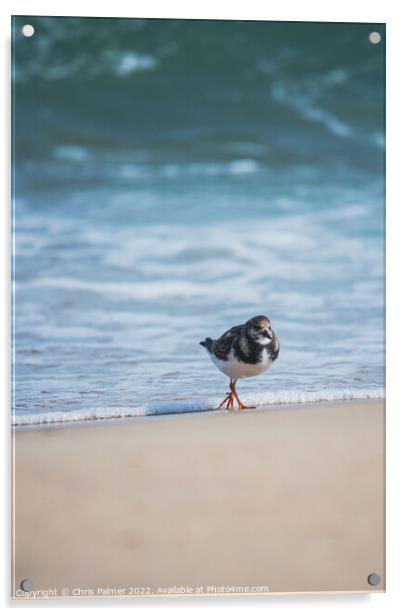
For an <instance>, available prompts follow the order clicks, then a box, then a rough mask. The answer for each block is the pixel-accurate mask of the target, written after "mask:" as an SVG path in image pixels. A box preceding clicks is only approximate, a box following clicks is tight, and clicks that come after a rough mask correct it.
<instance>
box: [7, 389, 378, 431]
mask: <svg viewBox="0 0 402 616" xmlns="http://www.w3.org/2000/svg"><path fill="white" fill-rule="evenodd" d="M384 397H385V391H384V389H382V388H375V389H374V388H373V389H366V390H358V391H356V390H352V389H346V390H336V389H324V390H322V391H277V392H260V393H256V394H247V395H245V396H244V401H245V402H246V403H247V404H251V405H254V406H256V407H258V406H261V405H281V404H284V405H288V404H306V403H310V402H333V401H341V400H345V401H346V400H371V399H381V398H384ZM220 402H221V399H218V398H208V399H206V400H180V402H175V401H172V402H163V403H155V404H147V405H143V406H138V407H94V408H83V409H80V410H75V411H66V412H58V411H52V412H44V413H35V414H19V413H16V414H14V417H13V425H14V426H34V425H46V424H66V423H76V422H85V421H100V420H110V419H128V418H134V417H145V416H155V415H174V414H182V413H198V412H203V411H211V410H215V409H217V407H218V405H219V403H220Z"/></svg>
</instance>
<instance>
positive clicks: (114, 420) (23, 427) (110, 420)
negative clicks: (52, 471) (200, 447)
mask: <svg viewBox="0 0 402 616" xmlns="http://www.w3.org/2000/svg"><path fill="white" fill-rule="evenodd" d="M385 400H386V398H385V396H378V397H373V398H368V397H362V398H339V399H334V400H317V401H311V402H281V403H265V404H259V405H258V406H256V407H254V408H251V409H245V410H243V411H239V410H238V409H237V408H235V409H234V411H228V410H226V409H218V408H211V409H205V410H204V409H200V410H194V409H189V410H181V411H171V412H159V413H158V412H154V413H151V412H150V413H146V414H143V415H140V414H139V415H122V416H117V417H113V416H112V417H99V418H92V419H85V418H83V419H71V420H60V421H47V422H45V421H43V422H39V421H38V422H37V423H22V424H11V430H12V432H13V433H18V432H25V431H36V430H53V429H55V430H63V429H70V428H80V427H95V426H102V425H105V426H110V425H116V424H117V425H121V424H123V423H127V424H131V423H138V422H144V421H145V422H148V421H160V420H163V419H172V420H173V419H179V418H180V417H187V418H193V417H198V416H200V415H202V416H206V417H214V416H221V415H226V414H227V413H229V412H230V413H232V412H234V413H235V414H236V413H246V414H248V413H250V412H251V413H256V412H267V411H274V410H278V409H293V408H294V409H298V408H306V407H310V406H312V407H316V406H323V407H326V406H338V405H343V404H364V403H366V402H368V403H370V402H384V403H385Z"/></svg>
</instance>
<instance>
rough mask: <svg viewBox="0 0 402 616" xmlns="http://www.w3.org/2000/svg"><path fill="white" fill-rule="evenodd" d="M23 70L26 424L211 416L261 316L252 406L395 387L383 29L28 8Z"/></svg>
mask: <svg viewBox="0 0 402 616" xmlns="http://www.w3.org/2000/svg"><path fill="white" fill-rule="evenodd" d="M26 23H29V24H32V25H33V26H34V28H35V34H34V36H33V37H31V38H25V37H24V36H23V35H22V33H21V28H22V26H23V25H24V24H26ZM372 31H377V32H379V33H380V34H381V36H382V41H381V42H380V43H379V44H378V45H374V44H372V43H370V42H369V38H368V37H369V34H370V32H372ZM12 62H13V67H12V72H13V117H14V126H13V137H14V139H13V154H14V165H13V195H14V203H13V214H14V216H13V218H14V225H15V228H14V246H15V252H14V256H15V258H14V264H13V265H14V267H13V273H14V278H15V295H14V300H15V313H14V316H15V319H14V333H15V337H14V354H15V356H14V385H15V391H14V408H13V413H14V415H13V422H14V423H15V424H17V425H21V424H35V423H43V422H45V423H48V422H57V421H68V420H80V419H91V418H108V417H121V416H131V415H133V416H135V415H144V414H158V413H169V412H185V411H188V410H205V409H209V408H213V407H214V406H216V403H217V402H218V401H220V400H222V399H223V398H224V396H225V392H226V391H227V379H226V377H225V376H224V375H223V374H221V373H220V372H218V370H217V369H216V368H215V367H214V366H213V365H212V363H211V362H210V359H209V358H208V356H207V354H206V353H205V350H204V349H203V348H202V347H201V346H199V344H198V342H199V340H201V339H203V338H204V337H205V336H211V337H218V336H219V335H220V334H222V333H223V332H224V331H225V330H226V329H228V328H229V327H231V326H232V325H236V324H239V323H242V322H244V321H245V320H247V319H248V318H250V317H251V316H254V315H256V314H267V315H268V316H269V317H270V318H271V320H272V323H273V327H274V329H275V331H276V332H277V334H278V336H279V338H280V341H281V353H280V355H279V358H278V361H277V362H276V364H275V365H274V367H273V368H272V369H271V370H270V371H268V372H267V373H265V374H264V375H262V376H260V377H257V378H254V379H245V380H242V381H241V382H239V392H240V394H241V395H242V396H243V397H244V399H245V401H246V402H302V401H308V400H312V401H313V400H322V399H342V398H366V397H378V396H381V395H383V393H384V391H383V388H384V208H385V205H384V155H385V153H384V95H385V66H384V62H385V28H384V26H383V25H381V24H326V23H285V22H284V23H275V22H229V21H227V22H217V21H215V22H213V21H180V20H167V21H165V20H142V19H141V20H138V19H102V18H99V19H92V18H90V19H87V18H50V17H22V16H21V17H16V18H14V19H13V57H12Z"/></svg>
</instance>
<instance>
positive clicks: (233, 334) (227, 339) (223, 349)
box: [212, 325, 242, 359]
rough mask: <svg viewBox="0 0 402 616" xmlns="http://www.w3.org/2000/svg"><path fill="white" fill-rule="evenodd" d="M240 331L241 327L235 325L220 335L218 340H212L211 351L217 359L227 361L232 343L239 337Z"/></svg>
mask: <svg viewBox="0 0 402 616" xmlns="http://www.w3.org/2000/svg"><path fill="white" fill-rule="evenodd" d="M241 330H242V325H235V326H234V327H231V328H230V329H228V331H227V332H225V333H224V334H222V336H221V337H220V338H218V340H214V343H213V345H212V351H213V353H214V355H216V357H218V358H219V359H227V356H228V355H229V352H230V349H231V348H232V344H233V341H234V340H235V339H236V338H237V337H238V336H239V334H240V333H241Z"/></svg>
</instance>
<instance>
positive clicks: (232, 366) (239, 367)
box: [209, 349, 273, 379]
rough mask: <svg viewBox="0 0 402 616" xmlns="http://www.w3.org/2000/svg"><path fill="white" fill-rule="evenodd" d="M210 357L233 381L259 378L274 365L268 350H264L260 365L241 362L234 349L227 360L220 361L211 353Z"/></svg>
mask: <svg viewBox="0 0 402 616" xmlns="http://www.w3.org/2000/svg"><path fill="white" fill-rule="evenodd" d="M209 355H210V357H211V359H212V361H213V362H214V364H215V366H216V367H217V368H219V370H220V371H221V372H223V373H224V374H226V375H227V376H228V377H229V378H231V379H244V378H247V377H249V376H257V374H261V373H262V372H265V370H268V368H270V367H271V366H272V363H273V362H272V359H271V356H270V353H269V351H268V350H267V349H264V350H263V352H262V358H261V361H260V362H258V364H246V363H244V362H242V361H240V360H239V359H237V357H235V356H234V353H233V349H232V350H231V351H230V353H229V357H228V359H227V360H224V359H219V358H218V357H216V356H215V355H213V354H212V353H209Z"/></svg>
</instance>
